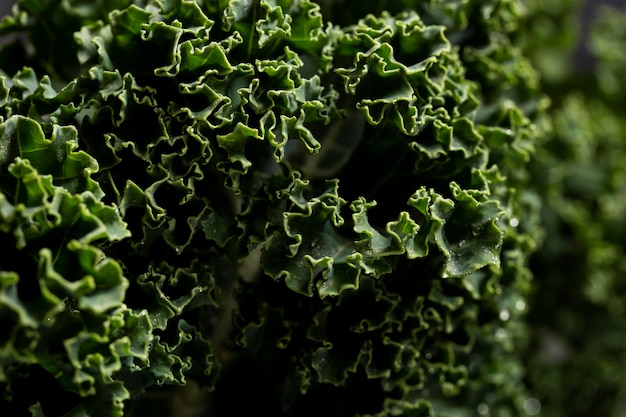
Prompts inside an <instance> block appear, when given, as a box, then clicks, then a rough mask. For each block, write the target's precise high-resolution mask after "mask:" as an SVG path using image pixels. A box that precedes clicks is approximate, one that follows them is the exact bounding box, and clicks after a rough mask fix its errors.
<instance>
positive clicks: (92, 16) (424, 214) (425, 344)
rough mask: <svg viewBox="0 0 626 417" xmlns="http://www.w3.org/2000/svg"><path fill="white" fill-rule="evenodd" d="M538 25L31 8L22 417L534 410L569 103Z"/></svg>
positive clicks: (129, 4) (11, 175)
mask: <svg viewBox="0 0 626 417" xmlns="http://www.w3.org/2000/svg"><path fill="white" fill-rule="evenodd" d="M522 19H523V7H522V4H521V3H519V2H518V1H515V0H487V1H485V0H467V1H448V0H432V1H411V0H394V1H389V2H385V1H372V0H359V1H357V0H336V1H330V0H319V1H312V0H204V1H203V0H145V1H141V0H136V1H129V0H114V1H103V0H102V1H86V0H20V1H19V3H18V4H17V6H16V7H15V8H14V13H13V15H12V16H8V17H5V18H4V20H2V22H1V23H0V34H2V35H9V34H18V37H17V38H15V39H14V40H13V41H12V42H11V43H8V44H5V45H4V46H3V49H2V51H0V68H2V73H1V77H0V79H1V81H0V103H1V112H0V234H1V235H0V242H1V246H2V252H1V258H0V300H1V302H0V323H1V325H0V386H2V391H3V397H2V410H3V413H4V412H5V411H4V410H7V411H6V412H7V413H9V414H10V415H16V416H18V415H32V416H44V415H45V416H48V417H50V416H72V417H73V416H98V417H99V416H122V415H134V416H139V415H147V414H148V413H151V415H159V416H160V415H176V416H182V415H207V416H222V415H245V414H246V413H253V412H254V413H259V412H262V413H264V414H267V415H273V416H319V415H324V416H327V417H333V416H356V415H360V416H380V417H382V416H390V415H405V416H446V415H448V416H451V415H453V416H474V415H477V413H478V414H480V415H484V414H487V413H490V414H491V415H494V416H517V415H523V413H525V412H528V413H533V412H534V409H532V407H530V411H529V407H528V404H529V403H528V401H529V398H530V394H529V393H528V392H527V388H526V387H527V384H526V381H525V372H524V367H523V362H522V359H521V357H520V355H519V350H520V349H522V348H523V347H524V346H525V344H526V340H527V333H528V331H527V328H526V326H525V324H524V321H523V318H524V316H525V314H526V310H527V307H528V302H527V296H528V294H529V291H530V288H531V276H532V275H531V273H530V271H529V263H528V257H529V255H530V254H531V253H532V252H533V251H534V250H535V248H536V244H537V242H538V241H539V240H538V239H539V236H540V233H539V231H538V230H539V229H538V227H539V220H538V216H539V210H538V207H539V203H538V198H537V194H536V193H535V192H533V191H531V190H530V189H529V188H528V184H529V178H530V176H529V170H528V168H527V167H528V166H529V163H530V161H531V160H532V156H533V152H534V143H535V140H536V138H537V137H538V135H539V134H541V133H542V132H543V130H542V129H540V128H538V127H537V125H536V123H535V122H536V120H539V117H540V116H541V115H543V114H544V113H545V109H546V106H547V102H546V100H545V99H544V96H543V95H542V94H541V92H540V89H539V82H538V77H537V74H536V73H535V71H534V70H533V69H532V67H531V65H530V63H529V61H528V60H527V59H526V58H524V56H523V54H522V52H521V50H520V48H519V47H518V46H517V43H516V39H517V33H518V31H519V29H520V24H521V22H522ZM531 404H534V403H532V402H531ZM194 413H195V414H194Z"/></svg>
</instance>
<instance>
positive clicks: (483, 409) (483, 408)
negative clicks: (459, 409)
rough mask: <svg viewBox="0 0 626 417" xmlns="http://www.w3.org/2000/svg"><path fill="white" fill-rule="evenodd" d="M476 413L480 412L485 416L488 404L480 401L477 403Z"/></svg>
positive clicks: (487, 411)
mask: <svg viewBox="0 0 626 417" xmlns="http://www.w3.org/2000/svg"><path fill="white" fill-rule="evenodd" d="M476 409H477V411H478V414H480V415H481V416H485V415H487V414H488V413H489V406H488V405H487V404H485V403H480V404H478V407H476Z"/></svg>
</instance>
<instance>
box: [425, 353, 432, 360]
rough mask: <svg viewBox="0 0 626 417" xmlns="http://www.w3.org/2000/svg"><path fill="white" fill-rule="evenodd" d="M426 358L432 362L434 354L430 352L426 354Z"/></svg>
mask: <svg viewBox="0 0 626 417" xmlns="http://www.w3.org/2000/svg"><path fill="white" fill-rule="evenodd" d="M424 357H425V358H426V359H427V360H431V359H432V358H433V354H432V353H430V352H428V353H426V354H425V355H424Z"/></svg>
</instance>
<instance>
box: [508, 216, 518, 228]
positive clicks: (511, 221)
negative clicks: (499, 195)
mask: <svg viewBox="0 0 626 417" xmlns="http://www.w3.org/2000/svg"><path fill="white" fill-rule="evenodd" d="M509 225H510V226H511V227H517V226H519V219H517V218H516V217H513V218H512V219H511V220H509Z"/></svg>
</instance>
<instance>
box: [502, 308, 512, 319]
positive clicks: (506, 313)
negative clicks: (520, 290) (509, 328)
mask: <svg viewBox="0 0 626 417" xmlns="http://www.w3.org/2000/svg"><path fill="white" fill-rule="evenodd" d="M509 318H511V313H509V310H502V311H501V312H500V320H502V321H507V320H508V319H509Z"/></svg>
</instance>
